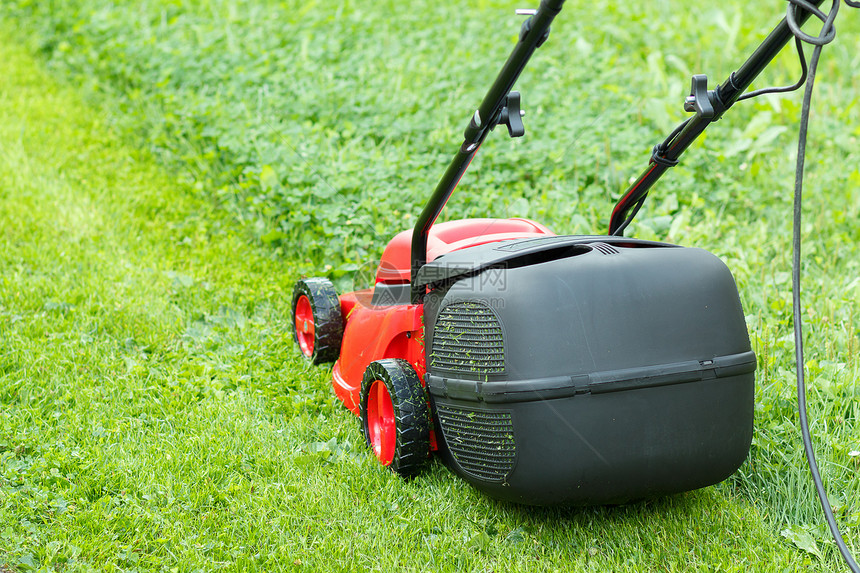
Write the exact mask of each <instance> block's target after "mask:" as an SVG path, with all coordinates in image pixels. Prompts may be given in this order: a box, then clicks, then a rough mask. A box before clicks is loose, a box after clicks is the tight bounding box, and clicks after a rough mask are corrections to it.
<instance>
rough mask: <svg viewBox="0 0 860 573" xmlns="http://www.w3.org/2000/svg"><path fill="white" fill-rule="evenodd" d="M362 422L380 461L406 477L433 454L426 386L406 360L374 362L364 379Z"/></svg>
mask: <svg viewBox="0 0 860 573" xmlns="http://www.w3.org/2000/svg"><path fill="white" fill-rule="evenodd" d="M360 408H361V425H362V428H363V429H364V437H365V440H366V441H367V443H368V445H369V446H370V447H371V449H372V450H373V454H374V455H375V456H376V458H377V459H378V460H379V462H380V463H381V464H382V465H383V466H386V467H389V468H391V470H392V471H394V472H395V473H397V474H399V475H401V476H403V477H412V476H415V475H417V474H418V473H419V472H420V471H421V470H422V469H423V467H424V465H425V463H426V462H427V459H428V458H429V457H430V415H429V410H428V407H427V398H426V396H425V393H424V387H423V386H422V385H421V380H420V379H419V378H418V374H416V372H415V369H414V368H412V366H411V365H410V364H409V363H408V362H407V361H405V360H400V359H386V360H377V361H375V362H371V363H370V365H369V366H368V367H367V369H366V370H365V371H364V378H363V379H362V381H361V404H360Z"/></svg>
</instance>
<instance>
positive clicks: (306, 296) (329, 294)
mask: <svg viewBox="0 0 860 573" xmlns="http://www.w3.org/2000/svg"><path fill="white" fill-rule="evenodd" d="M292 308H293V337H294V338H295V341H296V343H297V344H298V345H299V350H301V352H302V354H304V356H305V357H306V358H308V359H309V360H310V361H311V362H312V363H313V364H323V363H324V362H334V361H335V360H337V357H338V356H339V355H340V342H341V339H343V316H342V315H341V312H340V300H338V298H337V291H336V290H335V289H334V285H333V284H331V281H330V280H328V279H324V278H312V279H302V280H300V281H298V282H297V283H296V286H295V287H294V288H293V305H292Z"/></svg>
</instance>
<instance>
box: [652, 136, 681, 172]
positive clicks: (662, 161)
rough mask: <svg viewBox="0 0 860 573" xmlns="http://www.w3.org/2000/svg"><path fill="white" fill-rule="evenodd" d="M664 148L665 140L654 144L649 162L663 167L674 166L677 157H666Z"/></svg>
mask: <svg viewBox="0 0 860 573" xmlns="http://www.w3.org/2000/svg"><path fill="white" fill-rule="evenodd" d="M666 150H667V146H666V143H665V142H663V143H658V144H657V145H655V146H654V149H652V150H651V163H656V164H657V165H662V166H663V167H675V166H676V165H678V160H677V159H669V158H668V157H666Z"/></svg>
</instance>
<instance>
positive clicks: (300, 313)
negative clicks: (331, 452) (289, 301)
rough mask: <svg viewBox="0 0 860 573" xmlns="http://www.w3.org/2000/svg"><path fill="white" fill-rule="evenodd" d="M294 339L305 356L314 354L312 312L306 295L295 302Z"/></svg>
mask: <svg viewBox="0 0 860 573" xmlns="http://www.w3.org/2000/svg"><path fill="white" fill-rule="evenodd" d="M296 339H297V340H298V342H299V348H300V349H301V351H302V354H304V355H305V356H313V354H314V310H313V308H311V301H310V300H308V297H307V296H306V295H302V296H300V297H299V300H297V301H296Z"/></svg>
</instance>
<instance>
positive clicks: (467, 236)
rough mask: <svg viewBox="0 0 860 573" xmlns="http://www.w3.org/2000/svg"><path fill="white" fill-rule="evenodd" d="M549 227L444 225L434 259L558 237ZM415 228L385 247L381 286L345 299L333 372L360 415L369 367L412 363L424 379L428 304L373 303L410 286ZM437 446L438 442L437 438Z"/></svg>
mask: <svg viewBox="0 0 860 573" xmlns="http://www.w3.org/2000/svg"><path fill="white" fill-rule="evenodd" d="M554 234H555V233H553V232H552V231H550V230H549V229H548V228H547V227H545V226H544V225H541V224H540V223H537V222H535V221H530V220H528V219H521V218H514V219H462V220H458V221H449V222H445V223H439V224H438V225H435V226H434V227H433V228H432V229H431V230H430V236H429V241H428V256H427V259H428V261H432V260H434V259H436V258H437V257H440V256H442V255H444V254H447V253H450V252H453V251H456V250H459V249H464V248H467V247H474V246H477V245H483V244H486V243H492V242H497V241H504V240H509V239H524V238H530V237H541V236H548V235H549V236H552V235H554ZM411 245H412V230H411V229H410V230H407V231H403V232H401V233H398V234H397V235H396V236H395V237H394V238H393V239H392V240H391V241H390V242H389V243H388V246H387V247H386V248H385V251H384V252H383V254H382V259H381V261H380V263H379V267H378V269H377V272H376V281H375V285H374V287H372V288H368V289H365V290H360V291H355V292H350V293H346V294H343V295H341V296H340V309H341V315H342V316H343V343H342V346H341V351H340V358H339V359H338V360H337V362H335V365H334V368H333V370H332V384H333V385H334V391H335V394H337V396H338V398H340V399H341V400H342V401H343V403H344V404H345V405H346V407H347V408H349V410H350V411H352V412H353V413H354V414H356V415H359V405H360V400H361V396H360V391H361V381H362V377H363V376H364V373H365V370H366V369H367V366H368V365H369V364H370V363H371V362H373V361H375V360H382V359H385V358H399V359H402V360H406V361H407V362H409V364H411V365H412V367H413V368H415V372H416V373H417V374H418V376H419V378H421V380H422V382H423V379H424V373H425V371H426V361H425V355H424V354H425V352H424V324H423V318H424V315H423V305H421V304H395V305H385V306H382V305H380V306H376V305H374V304H372V301H373V294H374V289H376V288H378V287H380V286H381V287H383V288H384V287H386V286H392V285H405V286H408V285H409V273H410V248H411ZM431 446H432V447H433V449H436V447H435V440H434V439H432V438H431Z"/></svg>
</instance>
